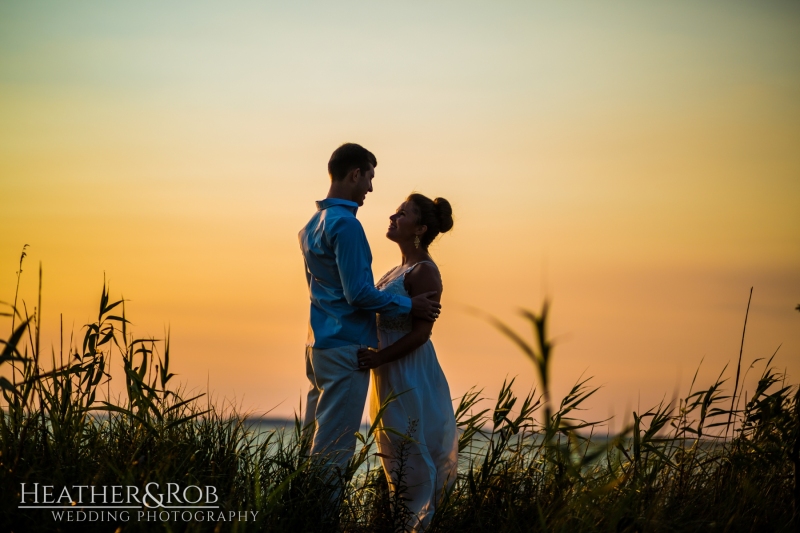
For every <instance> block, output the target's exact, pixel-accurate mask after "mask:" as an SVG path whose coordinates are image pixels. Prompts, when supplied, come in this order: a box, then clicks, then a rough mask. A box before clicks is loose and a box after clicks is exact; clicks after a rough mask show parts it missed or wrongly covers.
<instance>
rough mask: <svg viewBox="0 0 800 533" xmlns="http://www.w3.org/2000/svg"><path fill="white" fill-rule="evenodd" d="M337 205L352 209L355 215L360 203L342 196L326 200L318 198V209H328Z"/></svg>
mask: <svg viewBox="0 0 800 533" xmlns="http://www.w3.org/2000/svg"><path fill="white" fill-rule="evenodd" d="M335 205H340V206H342V207H346V208H347V209H348V210H350V211H352V212H353V214H354V215H355V214H356V212H357V211H358V204H357V203H355V202H352V201H350V200H344V199H342V198H325V199H324V200H317V210H318V211H322V210H323V209H328V208H329V207H333V206H335Z"/></svg>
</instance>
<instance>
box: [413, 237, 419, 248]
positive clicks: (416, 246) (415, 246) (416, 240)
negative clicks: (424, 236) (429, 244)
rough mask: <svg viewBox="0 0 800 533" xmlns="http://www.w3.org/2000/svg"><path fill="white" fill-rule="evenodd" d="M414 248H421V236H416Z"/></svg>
mask: <svg viewBox="0 0 800 533" xmlns="http://www.w3.org/2000/svg"><path fill="white" fill-rule="evenodd" d="M414 248H417V249H418V248H419V235H414Z"/></svg>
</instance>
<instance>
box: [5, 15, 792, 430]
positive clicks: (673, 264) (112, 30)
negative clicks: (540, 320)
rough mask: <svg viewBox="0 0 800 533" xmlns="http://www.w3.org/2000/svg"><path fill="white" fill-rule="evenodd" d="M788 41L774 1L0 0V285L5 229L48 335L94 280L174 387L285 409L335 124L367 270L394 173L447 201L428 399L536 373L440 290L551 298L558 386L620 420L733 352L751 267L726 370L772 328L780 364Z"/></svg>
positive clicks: (765, 351)
mask: <svg viewBox="0 0 800 533" xmlns="http://www.w3.org/2000/svg"><path fill="white" fill-rule="evenodd" d="M798 50H800V4H798V3H797V2H789V1H787V2H773V1H768V2H760V3H743V2H742V3H740V2H703V3H697V2H670V3H655V2H648V3H643V2H603V3H596V2H563V3H558V4H556V3H544V2H541V3H538V2H527V1H526V2H464V1H460V2H455V1H453V2H402V3H400V2H395V3H392V4H390V3H388V2H308V1H298V2H290V3H288V2H255V1H253V2H229V3H226V4H219V3H212V2H169V3H165V2H135V3H134V2H129V3H125V4H124V5H123V4H122V3H107V2H69V3H61V4H53V3H46V2H35V1H32V2H10V1H0V300H3V301H9V300H12V299H13V293H14V284H15V280H16V278H15V271H16V270H17V261H18V257H19V252H20V250H21V248H22V246H23V244H26V243H27V244H30V249H29V257H28V258H27V259H26V263H25V265H24V269H25V272H24V273H23V282H22V288H21V294H22V296H23V297H24V298H25V300H26V302H27V304H28V307H29V308H32V307H33V305H34V302H35V298H36V283H37V281H36V269H37V268H38V262H41V263H42V264H43V268H44V295H43V299H44V306H43V307H44V309H43V317H44V332H43V338H44V339H45V340H46V342H47V345H48V346H49V345H51V344H52V345H54V346H57V344H58V327H59V326H58V324H59V314H60V313H63V317H64V323H65V327H66V329H67V330H69V329H73V330H74V332H75V334H76V335H78V334H80V328H81V326H82V325H83V324H85V323H86V322H87V321H89V320H90V319H91V317H92V316H93V315H94V314H95V313H96V306H97V301H98V298H99V294H100V289H101V286H102V283H103V276H104V273H105V276H106V277H107V279H109V280H110V284H111V290H112V295H115V296H117V297H119V296H120V295H123V296H124V297H125V298H127V299H129V300H130V302H129V303H128V305H127V311H128V315H129V317H130V318H131V319H132V321H133V322H134V329H135V331H136V332H137V333H139V334H141V335H154V336H161V335H163V331H164V328H165V327H167V326H169V327H170V328H171V338H172V356H173V363H172V364H173V371H175V372H177V373H178V375H179V378H178V379H180V380H181V381H182V382H183V383H185V384H186V385H187V387H188V388H190V389H195V390H198V391H202V390H205V388H206V385H207V384H209V385H210V389H211V390H212V391H213V393H214V395H215V397H216V398H217V399H218V400H219V401H222V400H223V399H228V400H231V401H234V402H236V403H237V404H239V405H241V406H242V407H243V408H244V409H246V410H250V411H252V412H254V413H256V414H263V413H265V412H267V411H270V410H271V415H278V416H284V415H291V413H292V412H293V410H295V409H296V408H297V405H298V403H299V400H300V398H301V397H303V395H304V391H305V390H306V383H305V376H304V364H303V344H304V341H305V333H306V323H307V314H308V297H307V289H306V287H305V280H304V276H303V263H302V258H301V256H300V252H299V248H298V245H297V239H296V234H297V231H298V230H299V229H300V227H301V226H302V225H303V224H304V223H305V221H306V220H307V219H308V217H309V216H311V214H312V213H313V211H314V203H313V202H314V200H317V199H320V198H322V197H323V196H324V195H325V193H326V191H327V184H328V178H327V175H326V171H325V165H326V162H327V159H328V157H329V155H330V152H331V151H332V150H333V149H334V148H335V147H336V146H338V145H339V144H341V143H342V142H345V141H353V142H359V143H361V144H363V145H365V146H366V147H368V148H369V149H371V150H372V151H373V152H374V153H375V154H376V155H377V158H378V161H379V165H378V168H377V173H376V179H375V182H374V185H375V192H374V193H372V194H371V195H370V196H368V198H367V202H366V204H365V206H364V207H363V208H362V209H361V210H360V211H359V218H360V219H361V221H362V223H363V224H364V226H365V229H366V231H367V235H368V237H369V239H370V242H371V244H372V249H373V255H374V269H375V273H376V277H379V276H380V275H381V274H382V273H383V272H384V271H386V270H388V269H389V268H390V267H391V266H393V265H395V264H396V263H397V260H398V253H397V250H396V247H395V245H394V244H392V243H391V242H389V241H387V240H386V239H385V238H384V232H385V228H386V223H387V217H388V215H389V214H390V213H392V212H393V211H394V209H395V207H396V206H397V205H398V204H399V203H400V202H401V201H402V200H403V198H404V197H405V196H406V195H407V194H408V193H409V192H411V191H414V190H416V191H420V192H422V193H424V194H427V195H430V196H444V197H446V198H448V199H449V200H450V201H451V202H452V204H453V206H454V212H455V216H456V224H455V228H454V230H453V232H452V233H450V234H447V235H445V236H444V237H443V238H442V239H441V240H440V241H439V242H438V244H436V245H435V246H434V248H433V249H432V251H433V255H434V257H435V259H436V260H437V262H438V263H439V264H440V267H441V270H442V272H443V276H444V285H445V293H444V298H443V304H444V313H443V315H442V317H441V319H440V321H439V323H438V324H437V326H436V328H435V329H434V342H435V344H436V347H437V350H438V353H439V357H440V361H441V364H442V366H443V368H444V370H445V373H446V374H447V376H448V378H449V381H450V385H451V390H452V393H453V394H454V395H460V394H463V393H464V392H465V391H466V390H467V389H468V388H469V387H471V386H473V385H477V386H478V387H485V388H486V390H487V395H489V396H491V395H492V394H494V393H495V392H496V390H497V389H498V387H499V385H500V383H501V382H502V380H503V379H504V377H506V376H519V377H518V383H519V384H520V386H519V390H520V392H522V391H523V390H526V389H527V388H529V387H530V386H531V385H532V384H533V383H534V377H533V376H534V373H533V367H532V366H531V365H530V364H529V362H528V361H526V360H525V359H524V358H523V356H522V355H521V354H520V353H519V352H518V351H517V350H516V349H515V348H514V347H513V346H512V345H511V344H510V343H509V342H508V341H506V340H505V339H504V338H502V337H501V336H500V335H499V334H497V333H495V332H494V331H493V330H492V329H491V328H490V326H488V325H487V324H486V323H485V322H484V321H482V320H480V319H478V318H476V317H474V316H472V315H471V314H469V313H468V311H467V306H475V307H478V308H481V309H484V310H486V311H489V312H491V313H494V314H496V315H497V316H499V317H501V318H503V319H504V320H507V321H508V322H509V323H510V324H512V325H514V326H517V327H519V328H520V329H522V328H524V323H523V322H522V321H521V320H520V319H519V318H517V316H516V315H515V311H516V309H518V308H519V307H529V308H534V309H536V308H538V307H539V306H540V303H541V301H542V299H543V298H544V297H545V296H546V295H549V296H550V297H551V299H552V301H553V305H552V329H551V331H552V333H553V334H554V336H555V337H556V339H557V341H558V344H557V348H556V353H555V355H556V359H555V363H554V367H553V371H554V382H555V388H556V391H555V392H556V394H557V395H558V394H563V392H564V391H565V390H566V389H567V388H568V387H569V386H570V385H571V384H572V383H573V382H574V381H575V380H576V379H577V378H578V377H579V376H580V375H581V374H585V375H591V376H594V377H595V379H594V381H595V383H596V384H597V385H602V386H603V389H602V390H601V391H600V392H599V393H598V394H597V396H596V397H595V398H594V400H593V402H592V403H591V404H590V407H591V413H590V416H596V417H603V416H606V415H607V414H615V415H617V424H620V423H621V421H622V417H623V415H622V413H623V412H624V411H626V410H627V409H629V408H634V409H635V408H636V407H637V405H640V406H641V407H643V408H645V407H648V406H649V405H651V404H652V403H655V402H658V401H659V400H660V399H661V398H662V397H664V396H666V397H667V398H669V397H671V396H672V394H673V392H674V391H675V390H680V391H685V390H686V389H687V388H688V385H689V381H690V380H691V377H692V375H693V374H694V371H695V369H696V368H697V366H698V365H699V363H700V361H701V359H703V358H704V362H703V366H702V368H701V369H700V373H699V378H698V379H699V381H700V382H701V384H707V383H708V382H709V381H710V380H711V379H713V378H714V377H716V375H717V374H718V373H719V372H720V371H721V370H722V367H723V366H724V365H725V364H726V363H728V362H732V363H734V364H735V361H736V358H737V357H738V352H739V343H740V340H741V333H742V323H743V320H744V311H745V307H746V305H747V296H748V292H749V289H750V287H751V286H754V287H755V288H754V293H753V303H752V307H751V310H750V320H749V322H748V334H747V339H746V341H745V347H744V359H745V361H746V362H747V363H749V362H750V361H752V360H753V359H755V358H758V357H765V356H767V357H768V356H769V355H771V354H772V353H773V352H774V351H775V350H776V349H777V348H778V346H779V345H780V346H781V348H780V350H779V351H778V355H777V356H776V360H775V361H776V364H777V365H778V366H779V367H780V368H782V369H786V370H787V372H788V374H789V378H790V380H792V381H793V382H794V383H796V382H797V381H798V378H800V313H798V312H797V311H795V309H794V308H795V306H796V305H797V304H800V53H798ZM0 328H2V329H4V330H5V329H6V328H10V324H8V323H7V321H3V322H0ZM56 350H57V348H56ZM759 370H760V367H759ZM751 375H752V373H751Z"/></svg>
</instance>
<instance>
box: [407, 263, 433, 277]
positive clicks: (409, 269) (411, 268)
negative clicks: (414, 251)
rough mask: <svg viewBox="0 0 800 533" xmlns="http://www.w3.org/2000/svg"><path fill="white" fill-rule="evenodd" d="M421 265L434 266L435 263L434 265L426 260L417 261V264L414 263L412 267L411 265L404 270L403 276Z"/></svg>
mask: <svg viewBox="0 0 800 533" xmlns="http://www.w3.org/2000/svg"><path fill="white" fill-rule="evenodd" d="M422 263H430V264H432V265H433V266H436V263H434V262H433V261H428V260H427V259H426V260H425V261H418V262H416V263H414V264H413V265H411V266H410V267H408V268H407V269H406V271H405V272H403V275H404V276H405V275H406V274H408V273H409V272H411V271H412V270H414V269H415V268H416V267H417V265H419V264H422ZM436 268H437V269H438V268H439V267H436Z"/></svg>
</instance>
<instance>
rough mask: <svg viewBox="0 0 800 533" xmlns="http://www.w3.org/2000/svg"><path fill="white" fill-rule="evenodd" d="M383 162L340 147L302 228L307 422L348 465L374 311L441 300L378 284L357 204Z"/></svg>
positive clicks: (314, 448) (320, 449) (394, 311)
mask: <svg viewBox="0 0 800 533" xmlns="http://www.w3.org/2000/svg"><path fill="white" fill-rule="evenodd" d="M377 164H378V161H377V160H376V159H375V156H374V155H373V154H372V152H370V151H369V150H367V149H365V148H363V147H362V146H359V145H357V144H352V143H347V144H343V145H342V146H340V147H339V148H337V149H336V151H334V152H333V155H331V158H330V161H329V162H328V174H330V178H331V186H330V189H329V190H328V196H327V197H326V198H325V200H322V201H319V202H317V212H316V213H315V214H314V216H312V217H311V220H309V222H308V224H306V226H305V227H304V228H303V229H302V230H300V234H299V235H298V237H299V239H300V247H301V249H302V250H303V257H304V259H305V265H306V280H307V282H308V289H309V294H310V297H311V317H310V320H309V328H308V341H307V343H306V374H307V375H308V379H309V381H310V382H311V386H310V389H309V392H308V399H307V403H306V415H305V426H306V428H309V430H313V431H314V433H313V440H312V445H311V453H312V454H325V455H326V457H327V458H328V460H329V461H330V462H331V463H332V464H333V465H335V466H338V467H339V468H340V469H341V470H340V471H341V472H344V468H345V467H346V466H347V463H348V461H349V460H350V458H351V457H352V456H353V452H354V450H355V444H356V439H355V433H356V431H358V427H359V425H360V423H361V414H362V413H363V410H364V403H365V401H366V396H367V389H368V388H369V372H365V371H361V370H359V369H358V356H357V352H358V349H359V348H360V347H372V348H376V347H377V345H378V338H377V332H376V326H375V313H376V312H380V313H382V314H384V313H385V314H387V315H389V316H392V315H407V314H409V313H412V314H413V315H414V316H416V317H418V318H423V319H426V320H430V321H434V320H436V318H437V317H438V316H439V309H440V307H441V306H440V305H439V303H438V302H436V301H434V300H431V299H430V297H431V296H433V295H435V294H436V292H435V291H434V292H428V293H425V294H422V295H419V296H417V297H415V298H413V299H412V298H408V297H405V296H400V295H392V294H387V293H383V292H380V291H378V290H377V289H376V288H375V283H374V280H373V277H372V253H371V252H370V248H369V244H368V243H367V238H366V235H365V234H364V229H363V228H362V227H361V223H360V222H359V221H358V220H357V219H356V211H357V210H358V207H359V206H361V205H363V204H364V199H365V198H366V196H367V193H370V192H372V179H373V177H374V176H375V167H376V166H377Z"/></svg>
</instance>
